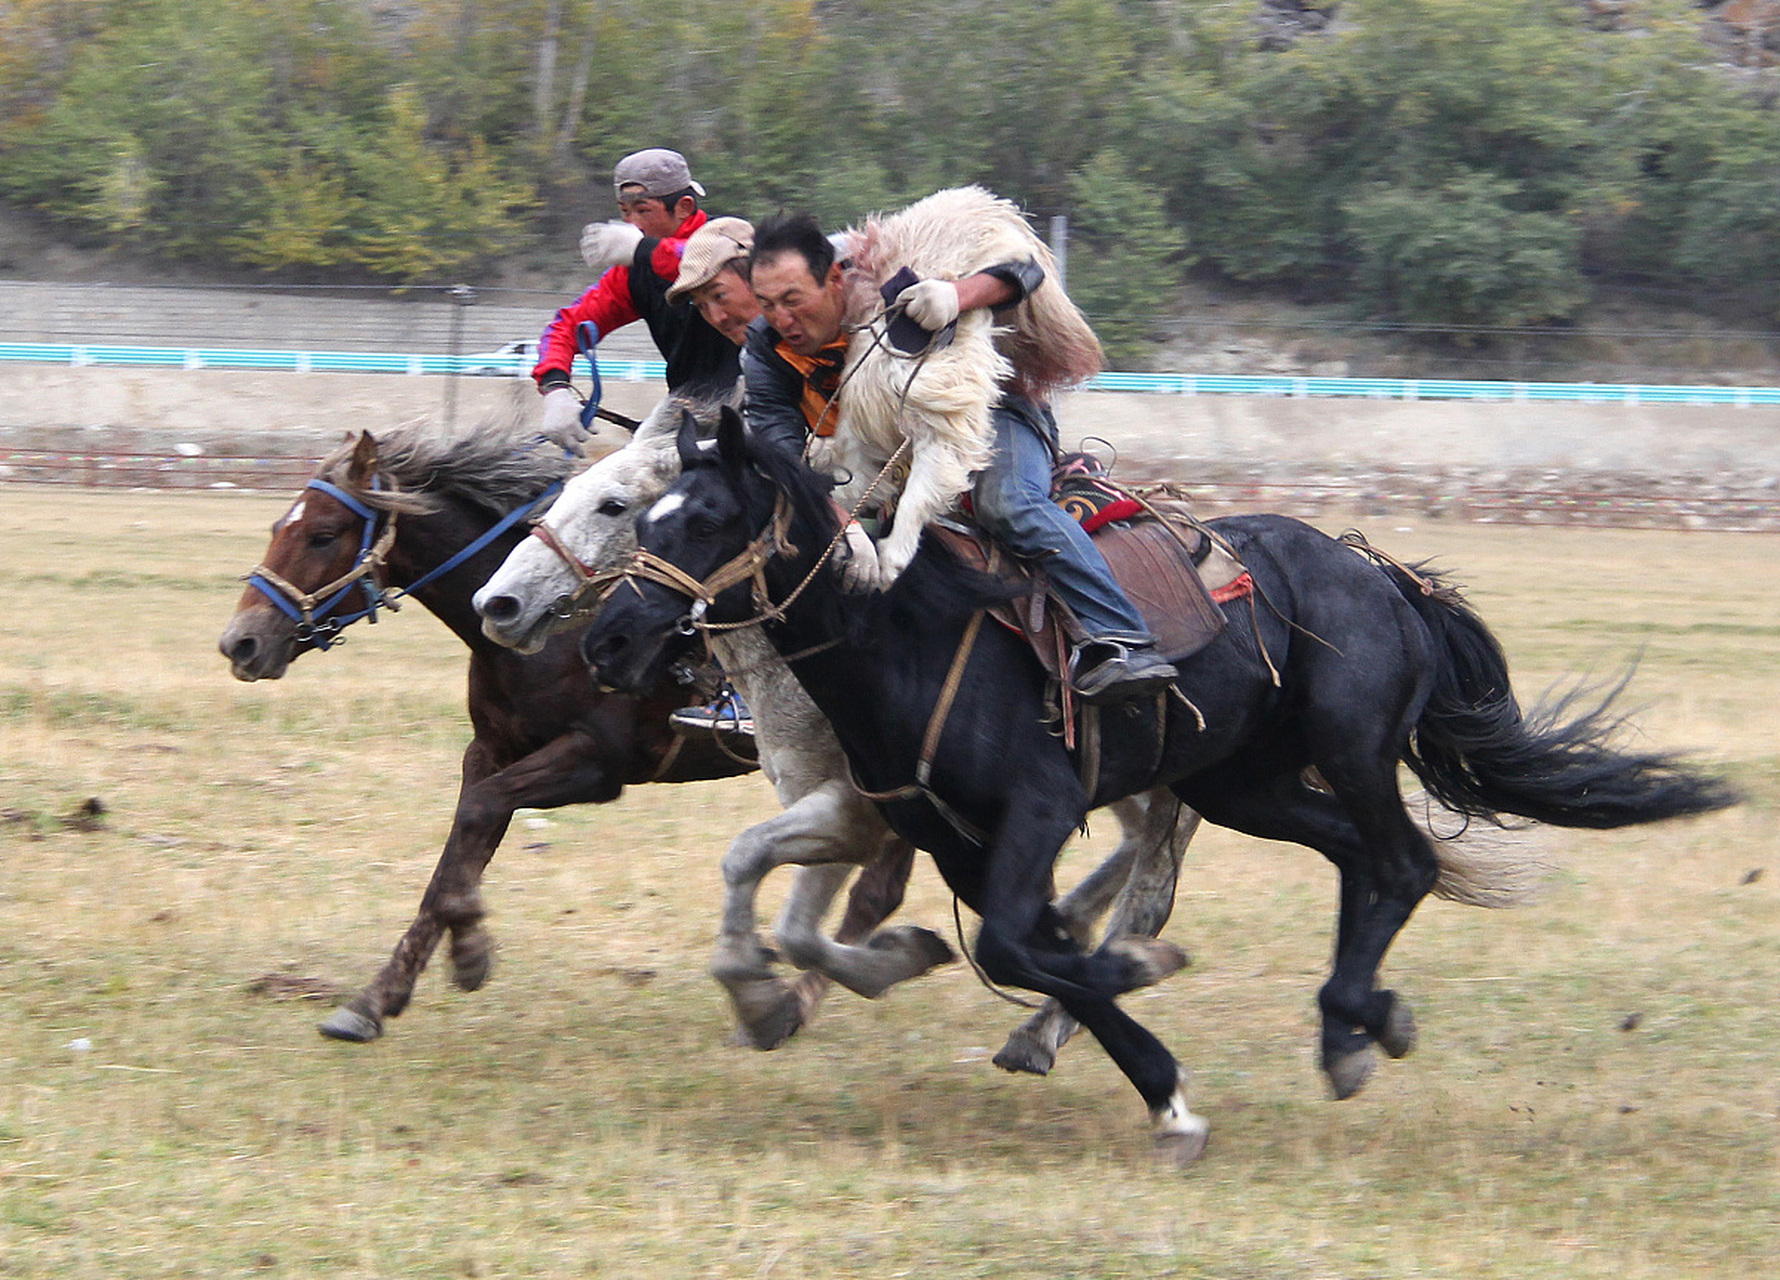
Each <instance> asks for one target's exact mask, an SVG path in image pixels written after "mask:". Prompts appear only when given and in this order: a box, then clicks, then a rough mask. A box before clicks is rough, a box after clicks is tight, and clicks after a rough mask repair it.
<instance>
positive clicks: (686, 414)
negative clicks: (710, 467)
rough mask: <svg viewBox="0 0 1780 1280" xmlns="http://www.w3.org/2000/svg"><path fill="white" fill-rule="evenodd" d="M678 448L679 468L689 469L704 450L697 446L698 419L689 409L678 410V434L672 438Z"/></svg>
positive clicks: (702, 454) (701, 455)
mask: <svg viewBox="0 0 1780 1280" xmlns="http://www.w3.org/2000/svg"><path fill="white" fill-rule="evenodd" d="M674 442H675V444H676V445H678V446H679V449H680V469H681V470H682V471H684V470H687V469H689V468H690V467H691V466H692V465H693V464H694V463H696V462H697V461H698V460H699V459H700V458H701V457H703V456H704V451H703V450H701V449H700V448H699V447H698V419H697V418H695V417H693V416H692V413H691V411H690V410H687V409H682V410H680V434H679V435H678V436H676V437H675V438H674Z"/></svg>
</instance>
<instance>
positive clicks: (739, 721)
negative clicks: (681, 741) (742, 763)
mask: <svg viewBox="0 0 1780 1280" xmlns="http://www.w3.org/2000/svg"><path fill="white" fill-rule="evenodd" d="M668 723H669V724H670V725H672V726H673V728H674V731H675V732H676V733H732V734H738V735H740V736H741V737H744V738H752V737H753V736H754V713H753V712H751V711H749V710H748V704H747V703H746V702H743V701H742V695H741V694H739V693H736V692H734V691H733V690H725V691H724V692H722V693H719V694H718V695H717V696H716V697H715V698H712V699H711V700H710V702H708V703H706V704H705V705H704V706H702V707H681V708H680V709H679V710H678V711H676V712H674V713H673V714H672V715H670V716H669V717H668Z"/></svg>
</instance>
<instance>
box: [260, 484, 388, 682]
mask: <svg viewBox="0 0 1780 1280" xmlns="http://www.w3.org/2000/svg"><path fill="white" fill-rule="evenodd" d="M373 484H374V485H377V482H376V481H373ZM305 487H306V488H310V489H318V490H320V491H321V492H323V493H325V494H327V495H328V496H329V497H331V498H333V499H334V500H335V501H337V502H339V503H341V504H342V505H343V506H345V507H346V509H347V510H349V511H351V512H352V513H353V514H354V515H356V516H358V517H359V519H361V520H363V521H364V522H365V523H364V528H363V530H362V532H361V533H360V535H359V552H358V557H357V559H355V560H354V561H353V564H352V568H351V569H348V570H347V571H346V572H345V573H344V574H342V575H341V576H340V577H338V578H336V579H334V581H332V582H330V583H328V584H327V586H325V587H320V588H318V589H316V590H314V591H302V590H299V589H298V588H297V587H296V586H295V585H293V584H292V583H290V582H287V581H286V580H285V579H284V578H282V577H280V576H279V575H278V574H277V573H274V572H273V571H272V570H271V569H269V568H267V567H266V566H265V565H263V564H260V565H255V566H254V567H253V568H252V569H251V570H249V571H248V573H247V575H246V580H247V583H248V585H249V586H251V587H253V588H254V589H255V590H257V591H258V592H259V593H260V594H261V595H263V596H265V597H266V599H267V600H269V601H270V602H271V603H272V605H273V606H274V607H275V608H277V609H278V611H279V612H280V613H283V614H284V615H285V616H286V617H288V618H290V619H291V620H292V621H293V622H295V623H296V624H297V626H298V628H299V630H300V631H301V632H302V634H301V635H300V636H299V638H300V639H305V640H313V641H314V642H315V644H316V645H317V646H318V647H320V648H322V649H327V648H330V647H332V645H333V643H334V639H333V637H334V636H335V635H336V634H337V633H338V632H339V631H340V629H341V628H342V627H344V626H345V625H346V624H347V623H349V622H356V621H357V620H358V619H360V618H363V617H369V618H370V619H371V620H372V621H373V622H375V621H376V620H377V609H378V606H379V605H380V604H385V603H390V602H388V601H387V600H386V598H385V593H384V589H383V584H382V582H381V581H380V575H381V572H382V570H383V567H384V565H383V559H384V557H385V556H386V555H388V554H389V549H390V547H391V546H393V545H394V544H395V540H396V513H395V512H394V511H388V512H387V515H388V517H389V518H388V519H387V520H386V521H384V524H383V532H382V534H380V535H378V536H377V538H376V541H375V542H373V541H372V533H373V531H374V530H375V529H376V527H377V515H378V512H377V509H376V508H373V507H370V506H367V505H366V504H365V503H363V502H360V501H359V500H358V498H356V497H355V496H354V495H353V494H351V493H349V492H348V491H347V490H345V489H342V488H340V487H339V486H338V485H334V484H330V483H329V482H328V481H326V480H311V481H310V482H309V483H308V485H307V486H305ZM377 487H380V486H377ZM367 578H368V579H370V580H369V581H368V582H367V581H365V579H367ZM355 586H357V587H361V588H362V589H363V591H364V593H365V600H366V606H365V608H364V609H362V610H361V611H360V612H358V613H355V614H352V615H351V616H349V617H345V618H334V617H331V616H330V615H331V614H332V613H333V611H334V609H335V607H336V606H338V605H339V603H340V601H341V600H343V599H344V598H345V597H346V595H347V593H348V592H350V591H351V590H352V589H353V588H354V587H355ZM390 607H391V608H394V607H395V606H394V605H393V603H391V604H390Z"/></svg>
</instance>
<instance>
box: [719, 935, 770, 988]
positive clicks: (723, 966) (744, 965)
mask: <svg viewBox="0 0 1780 1280" xmlns="http://www.w3.org/2000/svg"><path fill="white" fill-rule="evenodd" d="M774 959H775V957H774V954H773V952H772V951H770V950H768V949H767V948H766V947H763V946H761V945H760V944H759V943H758V942H730V941H727V940H724V941H720V942H718V944H717V954H716V955H714V956H712V957H711V969H710V973H711V976H712V977H713V978H715V979H717V981H718V983H719V984H721V985H722V986H725V987H729V988H732V989H734V988H740V987H745V986H747V985H748V984H749V983H752V982H770V981H772V980H773V960H774Z"/></svg>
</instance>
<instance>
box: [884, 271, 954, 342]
mask: <svg viewBox="0 0 1780 1280" xmlns="http://www.w3.org/2000/svg"><path fill="white" fill-rule="evenodd" d="M896 301H897V302H898V303H899V304H900V305H901V306H902V313H903V314H904V315H906V316H907V317H908V318H909V319H911V320H913V321H914V322H915V323H916V324H918V325H920V326H921V327H922V328H923V329H925V330H927V332H928V333H938V332H939V331H940V330H941V329H943V328H945V327H946V326H947V325H949V324H951V323H952V321H954V320H956V319H957V318H958V286H957V285H955V284H953V283H952V282H951V281H950V280H922V281H920V282H919V283H917V284H911V285H910V286H909V287H908V288H906V289H904V290H903V291H902V292H901V293H899V294H897V295H896Z"/></svg>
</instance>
